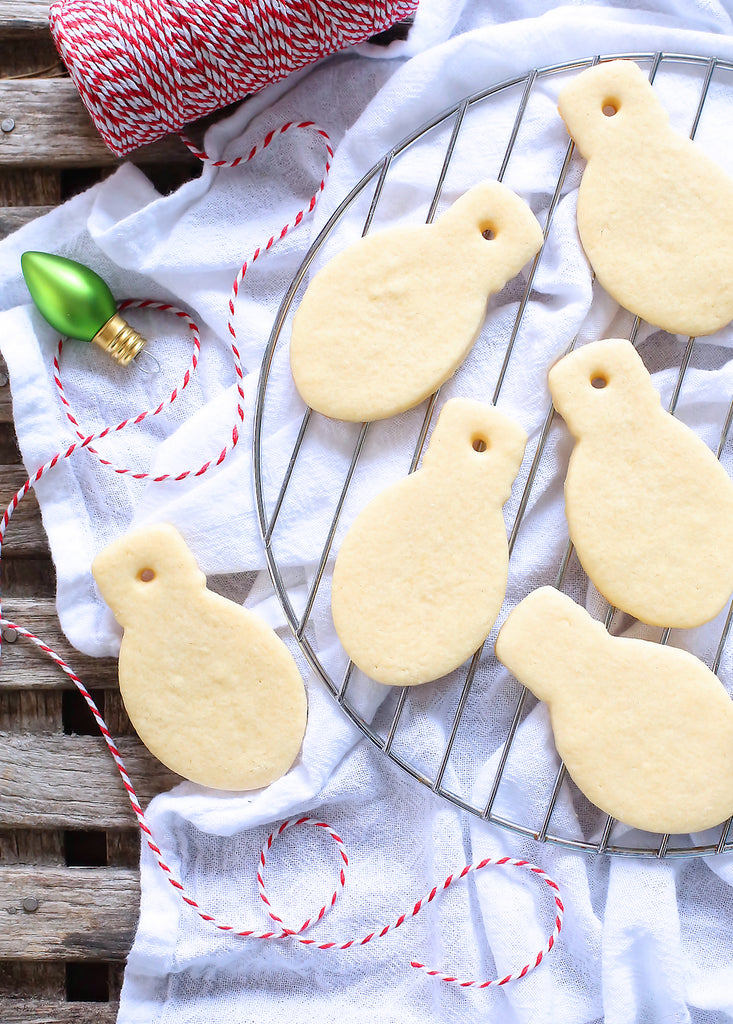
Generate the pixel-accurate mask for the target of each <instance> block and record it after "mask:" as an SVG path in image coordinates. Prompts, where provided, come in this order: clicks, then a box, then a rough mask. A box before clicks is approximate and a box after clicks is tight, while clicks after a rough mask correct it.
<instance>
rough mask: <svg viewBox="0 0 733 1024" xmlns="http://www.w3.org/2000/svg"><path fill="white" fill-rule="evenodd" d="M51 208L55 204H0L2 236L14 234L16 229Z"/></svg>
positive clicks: (0, 234)
mask: <svg viewBox="0 0 733 1024" xmlns="http://www.w3.org/2000/svg"><path fill="white" fill-rule="evenodd" d="M51 210H53V206H0V238H6V237H7V236H8V235H12V233H13V232H14V231H17V230H18V229H19V228H22V227H25V225H26V224H30V222H31V221H32V220H35V219H36V217H41V216H43V214H44V213H50V212H51Z"/></svg>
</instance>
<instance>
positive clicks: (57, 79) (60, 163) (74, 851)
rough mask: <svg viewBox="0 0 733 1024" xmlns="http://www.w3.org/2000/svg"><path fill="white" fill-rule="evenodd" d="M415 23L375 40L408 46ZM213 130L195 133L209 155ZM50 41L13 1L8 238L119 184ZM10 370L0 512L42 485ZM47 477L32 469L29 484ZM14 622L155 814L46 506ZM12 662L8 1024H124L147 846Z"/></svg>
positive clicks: (148, 765)
mask: <svg viewBox="0 0 733 1024" xmlns="http://www.w3.org/2000/svg"><path fill="white" fill-rule="evenodd" d="M411 20H412V19H407V20H406V21H405V22H401V23H398V24H397V25H395V26H394V27H393V28H392V29H389V30H387V31H386V32H383V33H380V34H379V35H378V36H375V37H374V38H373V39H372V42H373V43H375V44H376V45H383V44H386V43H388V42H390V41H391V40H392V39H396V38H405V37H406V35H407V32H408V31H409V24H410V22H411ZM206 120H207V119H204V120H203V121H202V122H200V123H199V124H198V125H196V126H194V129H193V131H192V134H193V137H194V139H196V141H199V140H200V139H201V137H202V130H203V128H204V126H205V122H206ZM131 160H132V162H133V163H136V164H138V165H139V166H141V167H142V168H143V170H144V171H145V173H146V174H147V175H148V177H149V178H150V179H151V180H152V182H153V184H154V185H155V186H156V188H158V190H159V191H161V192H164V193H165V192H170V191H172V190H173V189H175V188H177V187H178V186H179V185H181V184H182V183H183V182H184V181H186V180H188V179H189V178H191V177H193V176H194V175H197V174H198V173H200V167H201V165H200V163H199V162H198V161H197V160H196V159H195V158H194V157H192V156H191V154H190V153H189V151H188V150H187V149H186V148H185V146H184V145H183V143H182V142H180V140H178V139H177V138H168V139H165V140H162V141H161V142H159V143H155V144H154V145H151V146H147V147H144V148H143V149H140V150H138V151H136V152H135V153H134V154H133V155H132V157H131ZM118 163H119V161H118V160H116V159H115V157H114V156H113V154H112V153H111V152H110V151H109V150H108V149H107V148H106V146H105V145H104V143H103V142H102V140H101V138H100V137H99V135H98V134H97V132H96V129H95V128H94V126H93V124H92V122H91V119H90V118H89V116H88V114H87V113H86V111H85V109H84V107H83V105H82V103H81V100H80V99H79V97H78V95H77V92H76V89H75V87H74V85H73V83H72V81H71V80H70V78H69V77H68V74H67V72H66V70H65V69H64V67H63V65H62V63H61V61H60V60H59V57H58V55H57V53H56V50H55V48H54V45H53V41H52V39H51V36H50V33H49V30H48V0H0V238H1V237H5V236H6V235H8V234H9V233H10V232H12V231H15V230H17V229H18V228H19V227H21V226H22V225H23V224H25V223H27V222H28V221H29V220H32V219H33V218H35V217H37V216H39V215H41V214H43V213H46V212H47V211H48V210H50V209H52V208H53V207H54V206H56V205H58V204H59V203H61V202H63V201H64V200H66V199H68V198H69V197H70V196H72V195H74V194H76V193H78V192H81V191H83V190H84V189H85V188H88V187H89V186H90V185H92V184H94V183H95V182H97V181H99V180H101V179H102V178H103V177H104V176H105V175H107V174H109V173H111V171H113V170H114V168H115V167H116V166H117V164H118ZM1 363H2V361H1V360H0V503H1V506H2V508H1V509H0V514H2V510H4V509H5V507H6V505H7V503H8V501H9V500H10V499H11V498H12V496H13V494H14V493H15V492H16V491H17V490H18V488H19V487H21V486H22V485H23V483H24V481H25V479H26V477H27V475H28V474H27V472H26V467H24V466H23V464H22V462H21V458H20V453H19V450H18V446H17V442H16V439H15V433H14V429H13V412H12V402H11V396H10V389H9V387H8V378H7V373H6V372H5V367H4V365H1ZM36 468H37V467H36V466H29V467H27V469H28V470H29V471H31V472H32V471H33V470H35V469H36ZM2 554H3V558H2V578H1V584H2V595H3V611H4V614H5V615H6V617H7V618H9V619H11V620H12V621H17V622H18V623H21V624H23V625H24V626H26V627H27V628H29V629H30V630H31V631H32V632H34V633H36V634H37V635H39V636H40V637H42V638H43V639H44V640H45V641H47V642H48V643H49V644H50V645H51V646H52V647H53V648H54V650H56V651H57V652H58V653H59V654H60V655H61V656H62V657H64V658H67V659H68V661H69V663H70V664H71V666H72V668H73V669H74V670H75V671H76V672H77V673H78V675H79V676H80V677H81V678H82V679H83V681H84V683H85V685H86V686H87V687H88V688H89V689H90V690H91V692H92V696H93V697H94V700H95V701H96V703H97V705H98V706H99V708H100V710H101V712H102V714H103V716H104V718H105V720H106V722H107V724H108V726H109V728H110V730H111V732H112V734H113V735H114V736H115V738H116V739H117V741H118V746H119V748H120V750H121V752H122V755H123V757H124V759H125V763H126V765H127V768H128V770H129V772H130V775H131V777H132V778H133V779H134V781H135V785H136V787H137V792H138V796H139V797H140V799H141V802H142V804H143V807H145V806H146V805H147V803H148V802H149V800H150V799H151V797H152V796H154V795H155V794H156V793H158V792H160V791H162V790H165V789H169V788H170V787H171V785H172V783H173V782H174V781H176V777H175V776H173V775H171V774H170V773H169V772H167V771H166V770H165V769H164V768H163V767H162V766H161V765H160V764H159V763H158V762H157V761H156V760H155V759H154V758H153V757H151V756H150V755H149V754H148V753H147V751H146V750H145V749H144V748H143V746H142V745H141V743H140V742H139V740H138V739H137V737H136V736H135V735H134V732H133V730H132V727H131V726H130V722H129V720H128V718H127V716H126V714H125V711H124V707H123V706H122V702H121V700H120V696H119V691H118V688H117V663H116V661H113V660H111V659H93V658H85V657H83V656H82V655H80V654H79V653H78V652H76V651H75V650H74V649H73V648H71V647H70V645H69V644H68V642H67V641H66V640H65V638H64V636H63V634H62V632H61V629H60V627H59V624H58V619H57V617H56V611H55V602H54V594H55V581H54V571H53V564H52V562H51V557H50V554H49V549H48V543H47V540H46V536H45V534H44V531H43V526H42V524H41V518H40V513H39V509H38V505H37V503H36V501H35V497H34V495H33V493H32V492H31V494H29V495H28V497H27V498H26V499H25V500H24V501H23V502H22V504H21V505H20V506H19V509H18V511H17V513H16V514H15V515H14V516H13V519H12V522H11V524H10V527H9V530H8V534H7V539H6V543H5V544H4V545H3V551H2ZM4 641H5V642H4V643H3V646H2V659H1V660H0V1024H21V1022H22V1024H30V1022H34V1024H40V1022H43V1024H57V1022H58V1024H66V1022H71V1021H73V1022H74V1024H108V1022H109V1024H111V1022H112V1021H114V1020H115V1018H116V1015H117V999H118V996H119V990H120V985H121V981H122V971H123V965H124V960H125V957H126V955H127V953H128V951H129V948H130V945H131V943H132V939H133V935H134V930H135V925H136V921H137V916H138V910H139V873H138V858H139V832H138V829H137V823H136V820H135V818H134V816H133V814H132V811H131V810H130V805H129V803H128V800H127V795H126V793H125V790H124V788H123V786H122V783H121V780H120V777H119V775H118V773H117V769H116V768H115V766H114V763H113V761H112V760H111V758H110V756H109V753H108V751H107V748H106V745H105V743H104V740H103V739H102V738H101V736H100V735H99V733H98V730H97V727H96V725H95V723H94V720H93V718H92V715H91V713H90V712H89V710H88V708H87V706H86V704H85V703H84V701H83V699H82V698H81V696H80V695H79V694H78V693H77V691H76V690H75V689H74V688H73V685H72V684H71V682H70V681H69V680H68V679H67V678H66V676H65V675H64V674H63V673H62V672H61V671H60V670H59V669H58V668H57V667H56V666H55V665H54V664H53V663H52V662H51V661H50V660H49V659H48V658H46V656H45V655H43V654H42V653H41V652H40V651H37V650H36V648H34V647H32V646H30V645H29V644H28V643H26V642H25V641H23V640H21V639H16V638H15V637H13V636H8V635H6V636H5V637H4Z"/></svg>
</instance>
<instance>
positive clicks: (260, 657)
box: [92, 525, 306, 790]
mask: <svg viewBox="0 0 733 1024" xmlns="http://www.w3.org/2000/svg"><path fill="white" fill-rule="evenodd" d="M92 572H93V575H94V578H95V580H96V581H97V584H98V586H99V589H100V591H101V592H102V596H103V597H104V599H105V601H106V602H107V604H108V605H109V606H110V608H111V609H112V612H113V613H114V616H115V618H116V619H117V621H118V622H119V624H120V625H121V626H122V627H123V629H124V635H123V638H122V646H121V648H120V657H119V679H120V692H121V694H122V699H123V701H124V704H125V708H126V710H127V712H128V714H129V716H130V720H131V722H132V724H133V725H134V727H135V729H136V731H137V733H138V735H139V737H140V739H141V740H142V742H143V743H144V744H145V746H146V747H147V748H148V749H149V750H150V752H151V753H152V754H154V755H155V756H156V757H157V758H158V759H159V760H160V761H162V762H163V764H165V765H167V766H168V767H169V768H170V769H172V770H173V771H174V772H177V773H178V774H179V775H182V776H184V778H187V779H190V780H191V781H193V782H197V783H199V784H201V785H202V786H211V787H213V788H215V789H228V790H250V789H259V788H260V787H262V786H266V785H268V784H269V783H270V782H273V781H274V780H275V779H277V778H279V777H280V776H281V775H283V774H284V773H285V772H286V771H287V770H288V768H289V767H290V766H291V764H292V763H293V761H294V760H295V758H296V756H297V754H298V751H299V750H300V745H301V742H302V739H303V732H304V730H305V721H306V698H305V690H304V687H303V682H302V679H301V677H300V673H299V671H298V668H297V666H296V664H295V661H294V660H293V657H292V656H291V654H290V652H289V651H288V649H287V647H286V646H285V644H284V643H283V642H282V641H281V640H280V638H279V637H278V636H277V634H276V633H275V632H274V631H273V630H272V629H271V628H270V627H269V626H268V625H267V624H266V623H265V622H264V621H263V620H262V619H260V618H259V617H258V616H257V615H254V614H253V613H252V612H250V611H247V610H246V609H245V608H242V607H241V606H240V605H238V604H235V603H234V602H233V601H229V600H227V599H226V598H224V597H221V596H220V595H219V594H215V593H212V591H210V590H207V588H206V577H205V576H204V574H203V573H202V572H201V571H200V570H199V568H198V566H197V565H196V562H195V560H194V557H193V555H192V554H191V552H190V550H189V549H188V547H187V546H186V544H185V542H184V540H183V538H182V537H181V535H180V534H179V533H178V532H177V530H175V529H174V528H173V527H172V526H168V525H156V526H151V527H146V528H143V529H140V530H135V531H133V532H131V533H129V534H126V535H125V536H123V537H120V538H119V539H118V540H116V541H114V542H113V543H112V544H110V545H109V546H108V547H107V548H105V549H104V551H102V552H101V553H100V554H99V555H98V556H97V557H96V559H95V560H94V563H93V565H92Z"/></svg>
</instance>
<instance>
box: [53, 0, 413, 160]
mask: <svg viewBox="0 0 733 1024" xmlns="http://www.w3.org/2000/svg"><path fill="white" fill-rule="evenodd" d="M417 4H418V0H350V2H345V0H335V2H329V3H328V4H325V3H323V2H322V0H55V2H54V3H52V4H51V8H50V13H49V18H50V26H51V33H52V35H53V38H54V41H55V43H56V47H57V48H58V51H59V53H60V55H61V58H62V60H63V62H64V64H65V65H66V67H67V68H68V70H69V73H70V74H71V77H72V78H73V79H74V82H75V83H76V87H77V89H78V90H79V93H80V94H81V97H82V100H83V101H84V104H85V105H86V107H87V109H88V111H89V113H90V114H91V116H92V119H93V120H94V123H95V124H96V126H97V128H98V130H99V132H100V134H101V136H102V138H103V139H104V141H105V142H106V143H107V145H108V146H109V148H110V149H111V150H112V151H113V152H114V153H116V154H117V155H118V156H123V155H124V154H125V153H129V152H130V151H131V150H134V149H137V148H138V146H142V145H144V144H145V143H148V142H153V141H155V139H159V138H161V137H162V136H164V135H167V134H169V133H170V132H174V131H178V130H179V129H180V128H182V127H184V125H187V124H190V122H191V121H194V120H196V118H198V117H201V116H203V115H204V114H208V113H210V112H211V111H213V110H218V109H220V108H221V107H224V106H226V105H227V104H229V103H233V102H234V101H235V100H239V99H242V98H243V97H244V96H247V95H249V94H251V93H253V92H257V91H258V90H259V89H262V88H263V86H265V85H268V84H269V83H271V82H276V81H279V80H280V79H282V78H285V77H286V76H287V75H289V74H290V73H291V72H292V71H295V70H297V69H298V68H302V67H304V66H305V65H306V64H310V63H312V62H313V61H316V60H319V59H320V58H321V57H325V56H327V55H328V54H330V53H335V52H336V51H338V50H342V49H344V48H346V47H348V46H352V45H353V44H355V43H359V42H363V41H364V40H365V39H368V38H370V36H372V35H375V34H376V33H379V32H382V31H384V30H385V29H387V28H389V27H390V26H392V25H394V24H395V23H396V22H397V21H400V20H402V19H403V18H406V17H408V16H410V15H411V14H413V13H414V12H415V10H416V8H417Z"/></svg>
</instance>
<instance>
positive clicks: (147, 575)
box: [137, 569, 155, 583]
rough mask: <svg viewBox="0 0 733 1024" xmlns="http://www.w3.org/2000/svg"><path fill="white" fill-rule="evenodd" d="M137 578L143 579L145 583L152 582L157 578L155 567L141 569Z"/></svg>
mask: <svg viewBox="0 0 733 1024" xmlns="http://www.w3.org/2000/svg"><path fill="white" fill-rule="evenodd" d="M137 578H138V579H139V580H142V582H143V583H150V581H151V580H154V579H155V569H141V570H140V572H139V573H138V574H137Z"/></svg>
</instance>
